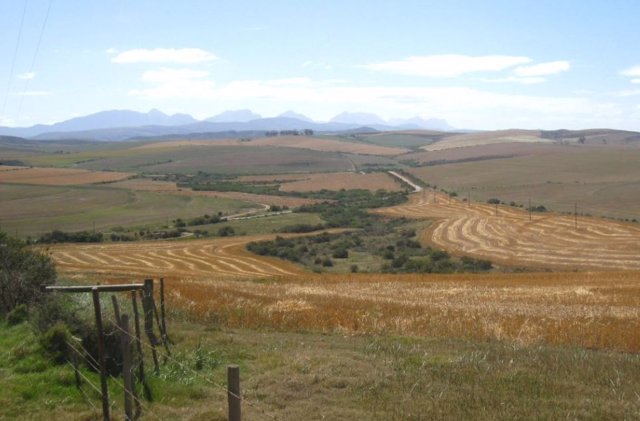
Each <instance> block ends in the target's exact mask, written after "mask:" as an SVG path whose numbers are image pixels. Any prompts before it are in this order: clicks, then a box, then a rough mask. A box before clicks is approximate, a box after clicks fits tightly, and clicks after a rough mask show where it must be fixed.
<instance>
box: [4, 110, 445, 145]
mask: <svg viewBox="0 0 640 421" xmlns="http://www.w3.org/2000/svg"><path fill="white" fill-rule="evenodd" d="M303 129H311V130H315V131H317V132H345V131H350V132H351V131H354V130H356V131H358V130H370V131H371V130H381V131H384V130H412V129H426V130H439V131H455V129H454V128H453V127H451V126H449V125H448V124H447V122H446V121H444V120H438V119H429V120H425V119H422V118H419V117H414V118H411V119H406V120H392V121H385V120H383V119H382V118H380V117H379V116H377V115H375V114H369V113H351V112H344V113H341V114H338V115H337V116H335V117H333V118H332V119H331V120H329V121H328V122H316V121H314V120H312V119H311V118H309V117H307V116H305V115H302V114H299V113H296V112H294V111H287V112H285V113H282V114H280V115H279V116H277V117H266V118H264V117H262V116H260V115H259V114H256V113H254V112H252V111H251V110H229V111H225V112H223V113H220V114H218V115H215V116H213V117H209V118H206V119H204V120H202V121H198V120H196V119H195V118H193V117H192V116H190V115H188V114H173V115H167V114H165V113H163V112H161V111H159V110H156V109H152V110H151V111H149V112H147V113H141V112H137V111H129V110H112V111H101V112H99V113H95V114H90V115H87V116H83V117H76V118H72V119H70V120H66V121H63V122H60V123H55V124H50V125H45V124H38V125H35V126H32V127H0V135H5V136H18V137H23V138H30V139H39V140H48V139H49V140H61V139H86V140H108V141H119V140H127V139H136V138H145V137H170V136H172V135H174V136H187V135H189V136H191V137H194V136H195V137H197V136H196V135H198V134H202V133H220V132H225V133H232V132H259V131H266V130H303Z"/></svg>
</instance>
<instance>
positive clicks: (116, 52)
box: [104, 48, 118, 56]
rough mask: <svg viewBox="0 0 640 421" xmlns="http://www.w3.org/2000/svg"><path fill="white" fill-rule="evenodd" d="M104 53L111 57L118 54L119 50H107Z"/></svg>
mask: <svg viewBox="0 0 640 421" xmlns="http://www.w3.org/2000/svg"><path fill="white" fill-rule="evenodd" d="M104 52H105V53H107V54H109V55H110V56H112V55H114V54H118V49H117V48H107V49H106V50H104Z"/></svg>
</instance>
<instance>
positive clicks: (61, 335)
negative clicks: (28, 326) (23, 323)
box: [40, 322, 71, 364]
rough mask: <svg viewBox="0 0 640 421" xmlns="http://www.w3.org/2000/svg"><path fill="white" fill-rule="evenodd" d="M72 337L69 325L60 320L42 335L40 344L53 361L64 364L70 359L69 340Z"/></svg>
mask: <svg viewBox="0 0 640 421" xmlns="http://www.w3.org/2000/svg"><path fill="white" fill-rule="evenodd" d="M70 339H71V333H69V328H68V327H67V325H65V324H64V323H63V322H58V323H56V324H54V325H53V326H51V327H50V328H49V329H48V330H47V331H46V332H45V333H44V335H42V336H41V337H40V345H41V346H42V348H43V350H44V352H45V354H47V356H48V357H49V358H51V360H52V361H53V362H55V363H57V364H62V363H64V362H66V361H68V360H69V348H68V346H67V342H68V341H69V340H70Z"/></svg>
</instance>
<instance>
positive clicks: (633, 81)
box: [631, 79, 640, 83]
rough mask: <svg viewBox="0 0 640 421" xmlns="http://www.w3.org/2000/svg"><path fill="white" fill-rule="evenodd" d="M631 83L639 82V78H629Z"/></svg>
mask: <svg viewBox="0 0 640 421" xmlns="http://www.w3.org/2000/svg"><path fill="white" fill-rule="evenodd" d="M631 83H640V79H631Z"/></svg>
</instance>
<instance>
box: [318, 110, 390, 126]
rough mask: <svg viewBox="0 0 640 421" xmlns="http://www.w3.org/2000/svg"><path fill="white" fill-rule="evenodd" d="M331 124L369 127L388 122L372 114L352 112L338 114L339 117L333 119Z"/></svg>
mask: <svg viewBox="0 0 640 421" xmlns="http://www.w3.org/2000/svg"><path fill="white" fill-rule="evenodd" d="M330 122H332V123H344V124H361V125H368V124H387V122H386V121H384V120H383V119H382V118H380V117H379V116H377V115H375V114H372V113H352V112H348V111H345V112H343V113H340V114H338V115H337V116H335V117H333V118H332V119H331V120H330Z"/></svg>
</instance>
